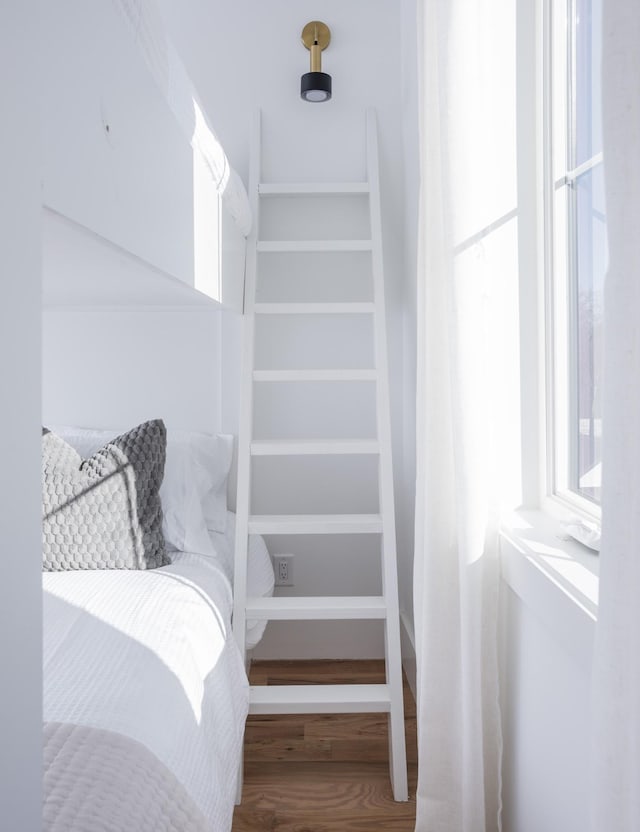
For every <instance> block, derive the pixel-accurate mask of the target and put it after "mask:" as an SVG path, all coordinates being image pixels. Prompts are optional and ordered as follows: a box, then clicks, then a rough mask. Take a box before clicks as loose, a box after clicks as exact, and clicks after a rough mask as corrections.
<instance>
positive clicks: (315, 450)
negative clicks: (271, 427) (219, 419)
mask: <svg viewBox="0 0 640 832" xmlns="http://www.w3.org/2000/svg"><path fill="white" fill-rule="evenodd" d="M378 453H380V443H379V442H378V440H377V439H254V440H253V441H252V442H251V455H252V456H307V455H308V456H311V455H313V456H317V455H335V454H378Z"/></svg>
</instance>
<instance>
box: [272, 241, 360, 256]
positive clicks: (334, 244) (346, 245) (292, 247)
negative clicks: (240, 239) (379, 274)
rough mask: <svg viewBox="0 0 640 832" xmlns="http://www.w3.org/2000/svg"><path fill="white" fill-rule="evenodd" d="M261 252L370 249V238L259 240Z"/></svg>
mask: <svg viewBox="0 0 640 832" xmlns="http://www.w3.org/2000/svg"><path fill="white" fill-rule="evenodd" d="M256 247H257V250H258V251H261V252H266V253H268V252H271V253H273V252H298V251H309V252H322V251H371V249H372V242H371V240H259V241H258V242H257V243H256Z"/></svg>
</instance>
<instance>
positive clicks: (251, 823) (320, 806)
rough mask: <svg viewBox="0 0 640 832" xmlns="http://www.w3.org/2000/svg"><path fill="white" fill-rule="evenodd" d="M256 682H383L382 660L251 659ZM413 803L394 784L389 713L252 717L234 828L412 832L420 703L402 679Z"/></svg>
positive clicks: (252, 831)
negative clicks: (397, 798)
mask: <svg viewBox="0 0 640 832" xmlns="http://www.w3.org/2000/svg"><path fill="white" fill-rule="evenodd" d="M250 678H251V683H252V684H254V685H260V684H268V685H276V684H289V685H291V684H296V683H301V684H302V683H305V682H306V683H315V684H319V683H325V684H347V683H360V684H367V683H372V684H379V683H382V682H384V663H383V662H381V661H348V662H343V661H340V662H327V661H310V662H306V661H295V662H254V664H253V665H252V668H251V677H250ZM404 698H405V724H406V736H407V757H408V763H409V765H408V771H409V798H410V799H409V801H408V802H407V803H395V802H394V800H393V796H392V792H391V785H390V783H389V766H388V756H387V716H386V714H344V715H341V714H335V715H334V714H329V715H327V714H319V715H313V714H312V715H307V714H304V715H291V716H250V717H249V719H248V721H247V728H246V732H245V746H244V748H245V779H244V789H243V792H242V804H241V805H240V806H236V810H235V814H234V817H233V832H355V831H356V830H357V831H358V832H365V830H366V831H367V832H370V831H371V832H372V830H378V829H384V830H390V832H405V830H406V832H413V829H414V826H415V786H416V775H417V752H416V719H415V702H414V701H413V696H412V695H411V692H410V691H409V688H408V686H407V684H406V683H405V697H404Z"/></svg>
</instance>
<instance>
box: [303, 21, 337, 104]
mask: <svg viewBox="0 0 640 832" xmlns="http://www.w3.org/2000/svg"><path fill="white" fill-rule="evenodd" d="M330 41H331V32H330V31H329V27H328V26H327V24H326V23H322V22H321V21H319V20H312V21H311V23H307V25H306V26H305V27H304V29H303V30H302V42H303V44H304V45H305V46H306V47H307V49H308V50H309V52H310V53H311V71H310V72H305V74H304V75H303V76H302V78H301V79H300V95H301V97H302V98H303V99H304V100H305V101H314V102H320V101H328V100H329V99H330V98H331V76H330V75H327V73H326V72H322V66H321V64H322V58H321V55H322V52H323V50H324V49H326V48H327V46H329V43H330Z"/></svg>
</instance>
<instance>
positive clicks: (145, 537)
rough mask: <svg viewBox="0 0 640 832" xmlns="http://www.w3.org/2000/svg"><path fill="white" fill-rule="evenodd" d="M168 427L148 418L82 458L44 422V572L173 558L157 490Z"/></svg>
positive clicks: (149, 565) (137, 565) (147, 564)
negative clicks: (166, 539)
mask: <svg viewBox="0 0 640 832" xmlns="http://www.w3.org/2000/svg"><path fill="white" fill-rule="evenodd" d="M165 454H166V429H165V426H164V423H163V422H162V421H161V420H159V419H158V420H155V421H152V422H144V423H143V424H142V425H138V427H136V428H133V430H130V431H128V433H124V434H122V435H121V436H118V437H116V438H115V439H113V440H112V441H111V442H109V443H108V444H106V445H105V446H104V448H101V449H100V450H99V451H96V453H95V454H94V455H93V456H91V457H90V458H89V459H85V460H83V459H82V457H81V456H80V454H78V452H77V451H75V450H74V449H73V448H72V447H71V445H69V444H67V443H66V442H65V441H64V440H63V439H61V438H60V437H59V436H56V435H55V434H53V433H51V432H50V431H48V430H47V429H46V428H45V429H43V436H42V508H43V552H42V568H43V570H45V571H48V572H51V571H60V570H70V569H154V568H156V567H158V566H164V565H165V564H168V563H170V562H171V561H170V558H169V557H168V555H167V552H166V548H165V542H164V537H163V535H162V508H161V505H160V496H159V490H160V485H161V483H162V477H163V474H164V462H165Z"/></svg>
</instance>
